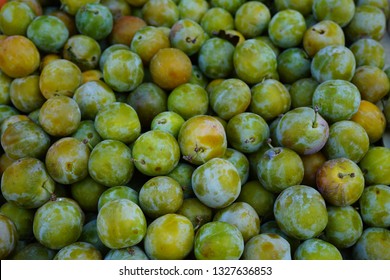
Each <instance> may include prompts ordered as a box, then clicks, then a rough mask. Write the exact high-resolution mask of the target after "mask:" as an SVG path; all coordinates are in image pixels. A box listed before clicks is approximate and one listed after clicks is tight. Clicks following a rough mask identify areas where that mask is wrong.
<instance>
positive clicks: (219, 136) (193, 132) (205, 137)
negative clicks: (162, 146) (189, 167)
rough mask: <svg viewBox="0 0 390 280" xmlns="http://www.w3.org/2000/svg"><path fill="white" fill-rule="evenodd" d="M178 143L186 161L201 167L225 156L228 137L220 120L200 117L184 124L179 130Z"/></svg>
mask: <svg viewBox="0 0 390 280" xmlns="http://www.w3.org/2000/svg"><path fill="white" fill-rule="evenodd" d="M178 143H179V147H180V151H181V154H182V156H183V158H184V159H185V160H186V161H188V162H189V163H191V164H195V165H201V164H203V163H205V162H207V161H208V160H210V159H212V158H216V157H220V156H223V155H224V154H225V152H226V148H227V137H226V132H225V128H224V127H223V125H222V124H221V122H220V121H218V119H216V118H214V117H212V116H208V115H199V116H194V117H192V118H190V119H188V120H186V121H185V122H184V123H183V125H182V127H181V128H180V130H179V134H178Z"/></svg>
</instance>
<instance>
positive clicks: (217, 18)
mask: <svg viewBox="0 0 390 280" xmlns="http://www.w3.org/2000/svg"><path fill="white" fill-rule="evenodd" d="M200 25H201V27H202V28H203V30H204V31H205V32H206V33H207V34H208V35H209V36H212V35H213V33H214V32H218V31H220V30H230V29H234V18H233V15H232V14H231V13H229V12H228V11H227V10H225V9H224V8H221V7H211V8H210V9H208V10H207V11H206V12H205V13H204V15H203V17H202V18H201V20H200Z"/></svg>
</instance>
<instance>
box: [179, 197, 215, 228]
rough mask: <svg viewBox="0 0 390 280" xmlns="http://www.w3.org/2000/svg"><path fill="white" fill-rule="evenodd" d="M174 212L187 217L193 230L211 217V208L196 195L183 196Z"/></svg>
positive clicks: (210, 219)
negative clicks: (180, 203)
mask: <svg viewBox="0 0 390 280" xmlns="http://www.w3.org/2000/svg"><path fill="white" fill-rule="evenodd" d="M176 214H179V215H183V216H185V217H187V218H188V219H189V220H190V221H191V223H192V225H193V227H194V230H195V231H196V230H198V229H199V228H200V227H201V226H203V225H204V224H206V223H208V222H211V221H212V219H213V210H212V209H211V208H210V207H208V206H206V205H204V204H203V203H202V202H201V201H200V200H199V199H198V198H196V197H191V198H185V199H184V200H183V203H182V205H181V206H180V208H179V209H178V210H177V211H176Z"/></svg>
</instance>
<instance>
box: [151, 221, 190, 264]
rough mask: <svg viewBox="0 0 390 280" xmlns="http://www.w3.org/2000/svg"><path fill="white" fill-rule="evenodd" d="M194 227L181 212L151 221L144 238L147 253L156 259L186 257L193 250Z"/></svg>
mask: <svg viewBox="0 0 390 280" xmlns="http://www.w3.org/2000/svg"><path fill="white" fill-rule="evenodd" d="M194 235H195V234H194V228H193V225H192V223H191V221H190V220H189V219H188V218H186V217H185V216H182V215H179V214H174V213H171V214H165V215H163V216H161V217H159V218H157V219H155V220H153V222H151V223H150V224H149V226H148V229H147V231H146V235H145V239H144V247H145V253H146V254H147V256H148V257H149V258H150V259H154V260H156V259H157V260H164V259H165V260H180V259H184V258H185V257H186V256H187V255H188V254H189V253H190V252H191V250H192V247H193V243H194Z"/></svg>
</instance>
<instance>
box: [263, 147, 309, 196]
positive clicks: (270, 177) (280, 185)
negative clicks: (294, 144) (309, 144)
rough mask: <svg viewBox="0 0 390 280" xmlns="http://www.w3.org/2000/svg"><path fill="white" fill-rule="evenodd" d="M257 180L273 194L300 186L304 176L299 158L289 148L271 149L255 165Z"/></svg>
mask: <svg viewBox="0 0 390 280" xmlns="http://www.w3.org/2000/svg"><path fill="white" fill-rule="evenodd" d="M256 171H257V172H256V174H257V178H258V179H259V181H260V183H261V184H262V186H264V188H265V189H266V190H268V191H270V192H272V193H274V194H278V193H280V192H281V191H283V190H284V189H286V188H288V187H290V186H294V185H299V184H301V182H302V180H303V175H304V167H303V162H302V160H301V158H300V156H299V155H298V154H297V153H296V152H294V151H293V150H291V149H289V148H282V147H277V148H271V149H269V150H267V151H266V152H265V153H264V154H263V156H262V157H261V158H260V160H259V162H258V163H257V168H256Z"/></svg>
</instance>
